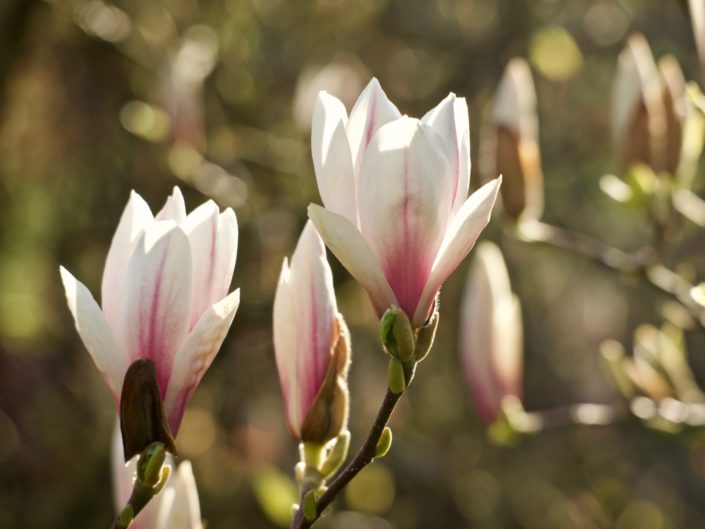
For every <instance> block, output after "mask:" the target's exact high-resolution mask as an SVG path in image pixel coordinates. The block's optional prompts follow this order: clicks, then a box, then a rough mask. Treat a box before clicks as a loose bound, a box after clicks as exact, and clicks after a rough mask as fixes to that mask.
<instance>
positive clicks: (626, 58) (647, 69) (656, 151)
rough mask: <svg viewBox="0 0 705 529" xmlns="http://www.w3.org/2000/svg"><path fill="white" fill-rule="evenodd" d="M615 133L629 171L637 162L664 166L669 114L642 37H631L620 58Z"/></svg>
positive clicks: (614, 102)
mask: <svg viewBox="0 0 705 529" xmlns="http://www.w3.org/2000/svg"><path fill="white" fill-rule="evenodd" d="M612 134H613V137H614V143H615V147H616V149H617V152H618V153H619V154H620V155H621V158H622V160H623V163H624V168H625V169H626V168H627V167H629V166H630V165H631V164H633V163H635V162H642V163H645V164H647V165H649V166H650V167H651V168H652V169H653V170H655V171H658V170H661V168H662V167H663V166H664V165H665V157H666V113H665V109H664V106H663V98H662V90H661V81H660V78H659V74H658V70H657V68H656V64H655V62H654V58H653V55H652V54H651V49H650V48H649V44H648V42H647V41H646V39H645V38H644V36H643V35H640V34H634V35H632V36H630V37H629V40H628V41H627V45H626V46H625V48H624V49H623V50H622V52H621V53H620V55H619V60H618V63H617V73H616V75H615V81H614V90H613V97H612Z"/></svg>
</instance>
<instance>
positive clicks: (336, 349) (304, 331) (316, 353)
mask: <svg viewBox="0 0 705 529" xmlns="http://www.w3.org/2000/svg"><path fill="white" fill-rule="evenodd" d="M273 331H274V351H275V358H276V363H277V369H278V371H279V381H280V384H281V389H282V395H283V397H284V408H285V415H286V419H287V424H288V426H289V431H290V432H291V434H292V435H293V436H294V437H295V438H297V439H302V440H305V441H306V440H315V441H318V442H321V441H324V440H327V439H330V438H333V437H335V436H336V435H338V434H339V433H340V430H342V429H343V428H344V427H345V424H346V422H347V383H346V377H347V368H348V362H349V344H348V336H347V328H346V326H345V323H344V321H343V319H342V317H341V316H340V314H339V313H338V308H337V304H336V300H335V291H334V289H333V276H332V273H331V270H330V266H329V265H328V260H327V259H326V247H325V245H324V244H323V241H322V240H321V237H320V235H319V234H318V232H317V231H316V229H315V228H314V226H313V224H312V223H311V222H310V221H309V222H308V223H307V224H306V226H305V228H304V230H303V232H302V233H301V236H300V238H299V242H298V243H297V245H296V249H295V250H294V254H293V256H292V258H291V264H289V262H288V260H287V259H285V260H284V264H283V266H282V270H281V274H280V276H279V283H278V285H277V291H276V294H275V296H274V315H273ZM317 401H318V402H319V403H320V405H319V406H318V407H317V409H315V410H314V411H313V412H312V409H313V408H314V407H315V405H316V403H317ZM329 430H331V431H329ZM311 436H313V437H317V438H316V439H310V437H311Z"/></svg>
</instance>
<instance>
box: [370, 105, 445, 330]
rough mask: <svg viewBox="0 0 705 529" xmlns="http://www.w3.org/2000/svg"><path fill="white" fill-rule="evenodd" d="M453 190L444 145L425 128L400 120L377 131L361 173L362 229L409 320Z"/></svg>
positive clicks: (428, 128) (423, 283)
mask: <svg viewBox="0 0 705 529" xmlns="http://www.w3.org/2000/svg"><path fill="white" fill-rule="evenodd" d="M452 187H453V181H452V175H451V170H450V165H449V163H448V158H447V156H446V153H445V147H444V146H443V143H442V141H441V139H440V138H439V137H438V135H437V134H436V133H435V132H434V130H433V129H432V128H431V127H430V126H429V125H426V124H424V123H421V122H420V121H418V120H416V119H411V118H407V117H404V118H400V119H398V120H396V121H393V122H391V123H388V124H387V125H384V126H383V127H381V128H380V129H379V130H378V131H377V134H376V135H375V137H374V139H373V140H372V143H370V145H369V147H368V150H367V154H366V155H365V160H364V163H363V164H362V170H361V172H360V211H359V214H360V231H361V232H362V235H363V237H364V238H365V240H366V241H367V242H368V243H369V245H370V248H371V249H372V251H373V252H374V254H375V255H376V257H377V261H378V262H379V265H380V267H381V268H382V270H383V271H384V275H385V276H386V278H387V281H388V282H389V285H390V286H391V288H392V290H393V291H394V294H395V297H396V299H397V300H398V301H399V306H400V307H401V308H402V309H403V310H404V311H405V312H406V313H407V314H409V316H411V315H413V314H414V312H415V311H416V306H417V304H418V301H419V298H420V297H421V293H422V291H423V289H424V285H425V284H426V280H427V279H428V276H429V274H430V273H431V267H432V265H433V262H434V259H435V258H436V254H437V252H438V249H439V248H440V246H441V242H442V241H443V234H444V232H445V229H446V225H447V222H448V217H449V215H450V208H451V197H452Z"/></svg>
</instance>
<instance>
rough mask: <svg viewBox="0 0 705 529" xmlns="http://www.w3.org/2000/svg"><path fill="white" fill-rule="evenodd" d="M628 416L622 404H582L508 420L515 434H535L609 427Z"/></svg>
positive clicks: (521, 414) (526, 414)
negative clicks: (571, 427) (578, 427)
mask: <svg viewBox="0 0 705 529" xmlns="http://www.w3.org/2000/svg"><path fill="white" fill-rule="evenodd" d="M628 415H629V408H628V407H627V406H626V405H625V404H624V403H623V402H618V403H614V404H593V403H582V404H571V405H570V406H562V407H559V408H552V409H549V410H542V411H532V412H524V411H521V412H519V413H517V414H516V415H514V414H512V415H509V416H508V419H509V423H510V425H511V427H512V429H514V430H515V431H516V432H518V433H524V434H536V433H539V432H542V431H545V430H550V429H554V428H561V427H564V426H576V425H579V426H609V425H611V424H614V423H616V422H618V421H621V420H622V419H624V418H625V417H627V416H628Z"/></svg>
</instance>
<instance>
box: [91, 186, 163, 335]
mask: <svg viewBox="0 0 705 529" xmlns="http://www.w3.org/2000/svg"><path fill="white" fill-rule="evenodd" d="M153 221H154V218H153V217H152V212H151V210H150V209H149V206H148V205H147V203H146V202H145V201H144V199H143V198H142V197H141V196H139V195H138V194H137V193H135V192H134V191H132V192H131V193H130V199H129V200H128V202H127V206H125V210H124V211H123V212H122V216H121V217H120V222H119V223H118V226H117V229H116V230H115V235H113V240H112V242H111V243H110V250H108V256H107V258H106V259H105V268H104V269H103V281H102V285H101V304H102V307H103V313H104V314H105V319H106V320H107V321H108V324H109V325H110V328H111V329H112V330H113V332H117V320H118V314H119V312H120V305H121V303H122V299H123V295H122V293H123V291H124V288H125V278H126V276H127V267H128V266H129V264H130V259H131V258H132V253H133V252H134V250H135V246H137V241H139V238H140V235H142V232H143V231H144V230H145V228H146V227H147V226H149V225H150V224H151V223H152V222H153Z"/></svg>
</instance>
